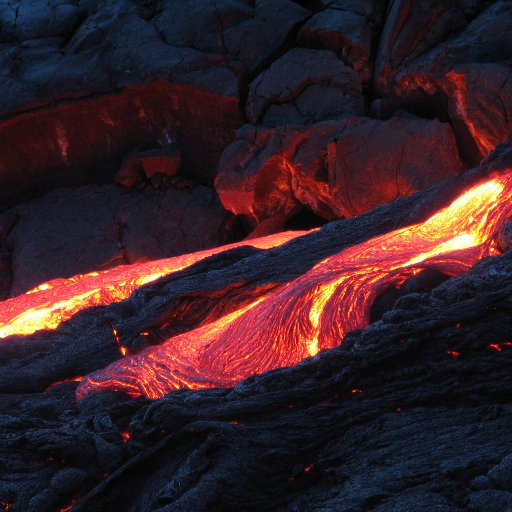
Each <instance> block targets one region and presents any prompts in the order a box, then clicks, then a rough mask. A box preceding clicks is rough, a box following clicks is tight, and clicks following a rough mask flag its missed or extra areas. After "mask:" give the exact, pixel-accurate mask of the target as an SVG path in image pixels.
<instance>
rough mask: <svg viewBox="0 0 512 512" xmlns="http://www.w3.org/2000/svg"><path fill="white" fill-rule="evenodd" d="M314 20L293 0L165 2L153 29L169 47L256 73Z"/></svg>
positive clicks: (155, 19)
mask: <svg viewBox="0 0 512 512" xmlns="http://www.w3.org/2000/svg"><path fill="white" fill-rule="evenodd" d="M310 15H311V12H310V11H309V10H307V9H304V8H302V7H300V6H299V5H298V4H297V3H295V2H293V1H290V0H280V1H279V2H275V1H274V0H255V1H252V2H247V1H242V0H216V1H215V2H212V1H210V0H193V1H189V2H187V8H186V9H184V8H183V6H182V5H181V4H180V3H176V2H164V4H163V5H162V9H161V10H160V12H159V13H158V14H157V15H156V16H155V18H154V20H153V23H154V25H155V26H156V27H157V29H158V30H159V32H160V33H161V34H162V37H163V38H164V40H165V41H166V42H167V43H168V44H171V45H173V46H179V47H189V48H197V49H198V50H201V51H204V52H207V53H217V54H226V55H227V56H228V57H229V58H230V59H231V60H235V61H240V62H241V63H242V64H243V66H244V68H245V70H246V71H247V72H248V73H254V71H255V70H257V69H258V68H259V67H261V66H262V65H264V64H265V63H266V62H267V61H268V60H269V59H270V58H272V57H273V56H274V54H276V52H278V51H279V50H280V49H281V48H282V47H284V46H285V45H286V43H287V39H288V38H289V36H290V34H292V33H293V30H294V28H295V26H296V25H298V24H299V23H301V22H303V21H304V20H305V19H307V17H309V16H310Z"/></svg>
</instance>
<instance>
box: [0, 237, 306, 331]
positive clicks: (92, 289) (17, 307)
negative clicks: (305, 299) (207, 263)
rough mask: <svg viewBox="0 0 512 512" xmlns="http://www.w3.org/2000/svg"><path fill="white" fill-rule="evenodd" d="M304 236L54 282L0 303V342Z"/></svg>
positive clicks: (258, 241)
mask: <svg viewBox="0 0 512 512" xmlns="http://www.w3.org/2000/svg"><path fill="white" fill-rule="evenodd" d="M305 233H307V232H306V231H287V232H283V233H278V234H275V235H269V236H265V237H261V238H254V239H252V240H248V241H244V242H238V243H234V244H230V245H224V246H221V247H216V248H214V249H208V250H204V251H199V252H194V253H191V254H184V255H182V256H175V257H173V258H166V259H161V260H155V261H149V262H144V263H135V264H132V265H120V266H118V267H113V268H111V269H108V270H104V271H101V272H90V273H88V274H79V275H76V276H74V277H71V278H69V279H54V280H52V281H48V282H47V283H43V284H40V285H39V286H37V287H36V288H34V289H32V290H30V291H28V292H26V293H25V294H23V295H20V296H18V297H13V298H12V299H8V300H6V301H4V302H1V303H0V338H5V337H7V336H12V335H14V334H32V333H34V332H36V331H38V330H40V329H55V328H56V327H58V326H59V325H60V324H61V323H62V322H64V321H65V320H68V319H69V318H71V317H72V316H73V315H74V314H76V313H78V312H79V311H81V310H83V309H85V308H88V307H91V306H106V305H108V304H112V303H114V302H119V301H121V300H123V299H126V298H128V297H129V296H130V295H131V294H132V293H133V292H134V291H135V290H137V289H138V288H140V287H141V286H143V285H145V284H147V283H150V282H152V281H155V280H156V279H159V278H160V277H163V276H165V275H168V274H171V273H173V272H177V271H179V270H182V269H184V268H186V267H189V266H190V265H192V264H194V263H196V262H198V261H200V260H202V259H204V258H206V257H208V256H212V255H213V254H218V253H219V252H223V251H227V250H229V249H234V248H236V247H241V246H247V245H250V246H252V247H256V248H258V249H270V248H272V247H277V246H278V245H282V244H283V243H285V242H288V241H289V240H292V239H293V238H296V237H298V236H302V235H304V234H305Z"/></svg>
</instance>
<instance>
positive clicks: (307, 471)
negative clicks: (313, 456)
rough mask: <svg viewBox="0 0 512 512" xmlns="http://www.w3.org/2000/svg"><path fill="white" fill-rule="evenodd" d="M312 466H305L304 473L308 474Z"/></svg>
mask: <svg viewBox="0 0 512 512" xmlns="http://www.w3.org/2000/svg"><path fill="white" fill-rule="evenodd" d="M313 466H314V464H310V465H309V466H306V467H305V468H304V473H309V472H310V471H311V468H312V467H313Z"/></svg>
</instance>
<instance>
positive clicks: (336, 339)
mask: <svg viewBox="0 0 512 512" xmlns="http://www.w3.org/2000/svg"><path fill="white" fill-rule="evenodd" d="M511 215H512V174H510V173H509V174H507V175H502V176H499V177H496V178H492V179H488V180H487V181H484V182H482V183H479V184H477V185H475V186H473V187H471V188H470V189H468V190H467V191H465V192H464V193H462V194H461V195H460V196H459V197H458V198H456V199H455V200H454V201H453V202H452V203H451V204H450V205H448V206H447V207H445V208H443V209H441V210H439V211H438V212H436V213H435V214H434V215H432V216H431V217H430V218H429V219H427V220H426V221H425V222H423V223H419V224H415V225H412V226H408V227H406V228H401V229H397V230H395V231H391V232H389V233H386V234H384V235H381V236H377V237H375V238H373V239H370V240H368V241H366V242H363V243H361V244H358V245H355V246H351V247H348V248H346V249H344V250H342V251H340V252H339V253H337V254H334V255H332V256H330V257H328V258H326V259H325V260H323V261H321V262H320V263H318V264H317V265H315V266H314V267H313V268H312V269H311V270H310V271H308V272H307V273H305V274H304V275H302V276H300V277H298V278H297V279H295V280H293V281H291V282H289V283H286V284H284V285H282V286H281V287H279V288H277V289H274V290H273V291H271V292H269V293H267V294H266V295H263V296H260V297H259V298H258V299H257V300H255V301H254V302H253V303H251V304H249V305H248V306H246V307H244V308H241V309H240V310H238V311H235V312H233V313H230V314H229V315H226V316H224V317H222V318H219V319H217V320H215V321H213V322H211V323H209V324H207V325H202V326H200V327H198V328H196V329H193V330H191V331H189V332H185V333H182V334H180V335H177V336H174V337H171V338H169V339H167V340H165V341H164V342H163V343H162V344H160V345H156V346H151V347H148V348H146V349H145V350H143V351H141V352H140V353H139V354H137V355H133V356H130V357H126V358H124V359H121V360H119V361H116V362H115V363H113V364H111V365H110V366H108V367H107V368H105V369H103V370H99V371H96V372H94V373H92V374H91V375H89V376H87V377H86V378H85V379H84V380H83V381H82V382H81V384H80V386H79V387H78V389H77V397H78V398H79V399H80V398H82V397H83V396H85V395H86V394H87V393H89V392H91V391H99V390H101V389H108V390H117V391H123V392H125V393H127V394H129V395H131V396H139V395H144V396H146V397H148V398H159V397H161V396H163V395H165V394H167V393H169V392H170V391H172V390H175V389H181V388H191V389H201V388H210V387H229V386H233V385H234V384H236V383H237V382H239V381H241V380H243V379H245V378H247V377H249V376H251V375H254V374H257V373H262V372H265V371H268V370H271V369H274V368H279V367H286V366H292V365H295V364H297V363H298V362H299V361H301V360H302V359H304V358H306V357H309V356H311V355H314V354H316V353H317V352H319V351H320V350H324V349H328V348H332V347H334V346H336V345H339V344H340V343H341V342H342V341H343V338H344V336H345V334H346V333H347V332H349V331H351V330H354V329H360V328H364V327H366V326H367V325H368V322H369V318H370V311H371V307H372V304H373V301H374V300H375V298H376V297H377V296H378V294H379V293H380V292H381V291H382V290H385V289H387V288H389V287H390V286H395V285H397V284H399V283H402V282H404V280H405V279H407V278H409V277H411V276H413V275H415V274H417V273H419V272H421V271H422V270H423V269H425V268H432V269H436V270H440V271H442V272H444V273H446V274H448V275H452V276H455V275H461V274H463V273H465V272H467V271H468V270H469V269H470V268H471V267H472V266H473V265H474V264H475V263H476V262H477V261H479V260H480V259H482V258H483V257H486V256H489V248H490V244H491V241H492V238H493V236H494V234H495V233H496V232H497V230H498V229H499V228H500V226H501V225H503V224H504V223H505V222H506V221H507V220H508V218H509V217H510V216H511ZM353 392H355V393H357V392H360V390H353Z"/></svg>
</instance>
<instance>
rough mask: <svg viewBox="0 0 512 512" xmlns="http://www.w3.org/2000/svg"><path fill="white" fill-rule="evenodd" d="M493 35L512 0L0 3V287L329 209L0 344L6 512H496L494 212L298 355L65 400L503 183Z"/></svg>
mask: <svg viewBox="0 0 512 512" xmlns="http://www.w3.org/2000/svg"><path fill="white" fill-rule="evenodd" d="M511 28H512V2H510V1H505V0H499V1H492V0H453V1H452V0H426V1H424V2H423V1H422V2H414V1H412V0H373V1H372V0H361V1H360V0H358V1H355V0H316V1H306V0H297V1H295V0H278V1H276V0H190V1H188V0H187V2H178V1H168V2H158V1H156V0H112V1H109V2H101V1H98V0H64V1H61V0H5V1H4V2H0V92H1V93H2V94H1V95H0V298H4V297H7V296H9V295H17V294H20V293H23V292H24V291H26V290H27V289H29V288H31V287H33V286H36V285H38V284H40V283H42V282H43V281H46V280H48V279H51V278H58V277H69V276H72V275H74V274H76V273H83V272H90V271H98V270H102V269H105V268H109V267H111V266H112V265H117V264H118V263H122V264H130V263H133V262H140V261H144V260H151V259H156V258H162V257H168V256H171V255H175V254H181V253H183V252H187V251H192V250H198V249H203V248H207V247H212V246H215V245H219V244H221V243H224V242H225V241H230V240H231V239H233V237H235V236H236V235H237V234H238V235H240V236H241V235H242V234H244V235H245V234H247V232H249V231H251V230H252V236H256V235H262V234H267V233H270V232H275V231H276V230H280V229H282V228H283V227H284V226H285V225H286V224H287V222H289V221H290V220H293V219H294V218H295V216H296V215H297V214H298V213H299V212H301V211H304V209H307V210H308V211H309V212H311V213H313V214H314V215H316V216H318V218H323V219H325V220H326V221H333V222H330V223H329V224H327V225H326V226H324V227H323V228H322V229H320V230H318V231H316V232H313V233H310V234H308V235H306V236H303V237H299V238H296V239H294V240H292V241H290V242H288V243H286V244H284V245H282V246H280V247H276V248H274V249H269V250H261V249H256V248H254V247H250V246H241V247H237V248H235V249H232V250H230V251H227V252H221V253H218V254H215V255H214V256H211V257H209V258H206V259H203V260H201V261H199V262H198V263H196V264H194V265H192V266H190V267H188V268H184V269H183V270H180V271H177V272H174V273H172V274H170V275H168V276H165V277H163V278H161V279H158V280H157V281H154V282H151V283H150V284H147V285H145V286H143V287H141V288H140V289H138V290H137V291H136V292H135V293H134V294H133V295H132V296H131V297H129V298H128V299H126V300H123V301H121V302H119V303H115V304H110V305H107V306H105V305H101V306H96V307H91V308H88V309H85V310H82V311H80V312H79V313H77V314H75V315H74V316H73V317H72V318H70V319H69V320H67V321H66V322H64V323H62V324H61V325H60V326H58V327H57V328H56V329H53V330H42V331H38V332H35V333H34V334H31V335H27V336H22V335H13V336H10V337H7V338H4V339H1V340H0V510H12V511H13V512H57V511H59V512H67V511H68V510H72V511H84V512H85V511H87V512H92V511H94V512H95V511H102V512H103V511H105V512H109V511H112V512H114V511H115V512H117V511H127V512H130V511H133V512H139V511H159V512H200V511H204V512H215V511H219V512H223V511H231V510H232V511H240V510H243V511H245V510H247V511H252V510H254V511H258V512H261V511H290V512H302V511H308V512H310V511H311V512H326V511H331V510H335V511H337V512H338V511H339V512H363V511H364V512H370V511H371V512H403V511H412V510H414V511H420V512H421V511H425V512H427V511H428V512H431V511H436V512H463V511H470V512H501V511H503V512H506V511H509V510H512V437H511V436H510V425H511V422H512V405H511V401H510V397H511V393H512V379H511V378H510V373H511V370H512V322H511V320H510V319H511V318H512V252H511V250H510V249H511V247H512V235H511V232H512V230H511V224H510V222H512V221H509V222H508V223H506V222H504V223H503V227H502V229H501V230H500V232H499V233H495V234H493V238H492V240H491V241H490V243H491V245H492V249H493V251H492V252H491V253H492V254H495V256H493V257H489V258H485V259H483V260H481V261H479V262H478V263H476V264H475V265H474V266H473V267H472V268H471V269H470V270H469V271H468V272H467V273H465V274H464V275H460V276H458V277H450V276H444V275H442V276H441V278H440V276H439V275H437V276H431V277H430V278H429V279H430V280H429V279H427V281H428V283H427V285H426V286H425V287H424V288H423V289H422V287H421V283H419V284H418V283H416V286H414V285H413V284H411V283H410V282H408V283H407V282H406V284H405V285H404V286H403V287H402V289H401V291H400V293H398V292H397V293H396V294H395V295H393V296H392V297H391V298H388V299H387V302H386V297H382V296H381V297H380V298H379V300H381V302H380V303H378V304H377V305H376V308H375V311H376V313H375V314H374V320H375V321H374V322H373V323H371V324H370V325H369V326H367V327H366V328H364V329H360V330H355V331H352V332H349V333H348V334H346V336H345V338H344V340H343V345H342V346H340V347H335V348H332V349H329V350H325V351H322V352H320V353H319V354H317V355H316V356H315V357H312V358H309V359H306V360H304V361H302V362H301V363H299V364H297V365H295V366H292V367H289V368H284V369H277V370H272V371H269V372H267V373H264V374H260V375H254V376H251V377H250V378H248V379H246V380H243V381H241V382H239V383H238V384H236V385H235V386H234V387H231V388H227V389H202V390H198V391H192V390H187V389H181V390H178V391H175V392H173V393H170V394H168V395H166V396H163V397H162V398H158V399H156V400H153V401H150V400H148V399H146V398H143V397H138V398H130V397H129V396H127V395H125V394H123V393H120V392H113V391H102V392H97V393H90V394H86V395H85V396H84V397H83V398H82V399H81V400H79V401H77V399H76V392H77V389H78V386H79V385H80V384H79V383H78V382H77V380H79V379H84V378H85V377H87V375H89V374H93V373H94V372H98V371H102V370H103V369H104V368H106V367H107V366H108V365H110V364H112V363H115V362H116V361H119V360H120V358H121V353H123V355H124V353H128V354H138V353H140V352H142V351H143V350H145V349H147V348H148V346H150V345H159V344H161V343H162V342H163V341H164V340H167V339H169V338H171V337H172V336H177V335H180V334H183V333H188V332H194V329H196V328H198V327H199V328H200V327H201V326H204V325H207V324H208V323H210V322H214V321H216V320H218V319H220V318H222V317H224V316H225V315H228V314H230V313H233V312H236V311H237V310H240V309H242V308H244V307H246V306H248V305H250V304H251V303H252V302H253V301H254V300H255V299H257V298H258V297H262V296H264V295H266V294H269V293H273V292H274V291H279V290H280V289H283V288H284V287H285V286H286V285H287V283H290V282H292V281H293V280H295V279H297V278H300V277H301V276H304V275H305V274H306V273H307V272H308V271H310V270H311V269H312V268H313V267H314V266H315V265H317V264H318V263H319V262H321V261H322V260H324V259H325V258H328V257H331V256H333V255H336V254H337V253H339V252H340V251H342V250H344V249H346V248H349V247H352V246H355V245H356V244H360V243H362V242H366V241H368V240H370V239H372V238H373V237H376V236H379V235H383V234H386V233H389V232H391V231H393V230H395V229H398V228H402V227H406V226H411V225H413V224H416V223H420V222H423V221H425V220H426V219H428V218H429V217H430V216H432V215H433V214H434V213H435V212H437V211H439V210H440V209H441V208H443V207H445V206H447V205H448V204H450V203H451V202H452V201H453V200H454V199H455V198H457V197H458V196H459V195H460V194H461V193H462V192H464V191H466V190H468V189H469V188H470V187H472V186H474V185H476V184H478V183H480V182H481V181H482V180H484V179H490V178H492V177H497V176H498V177H499V176H501V175H503V174H504V173H510V172H512V149H511V145H510V140H511V139H512V80H511V69H512V65H511V62H512V29H511ZM500 144H501V145H500ZM493 150H494V151H493ZM482 158H484V160H483V161H482ZM468 169H470V170H468ZM384 203H387V204H384ZM379 205H380V206H379ZM338 219H342V220H338ZM471 222H472V221H471ZM146 282H147V281H146ZM43 286H45V285H44V284H43ZM382 304H384V305H382ZM339 341H340V342H341V341H342V340H341V339H340V340H339ZM121 349H122V350H121ZM123 351H124V352H123ZM83 382H86V379H85V380H83ZM80 396H82V395H80Z"/></svg>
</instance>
